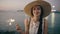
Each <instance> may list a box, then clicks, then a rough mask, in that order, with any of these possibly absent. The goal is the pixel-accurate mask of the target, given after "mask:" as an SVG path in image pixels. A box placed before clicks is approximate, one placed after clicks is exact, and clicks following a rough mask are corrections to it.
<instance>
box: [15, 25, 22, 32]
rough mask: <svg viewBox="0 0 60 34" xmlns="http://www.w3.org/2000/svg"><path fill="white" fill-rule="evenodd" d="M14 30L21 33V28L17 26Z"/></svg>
mask: <svg viewBox="0 0 60 34" xmlns="http://www.w3.org/2000/svg"><path fill="white" fill-rule="evenodd" d="M16 30H17V31H18V32H22V29H21V27H20V26H19V25H18V24H16Z"/></svg>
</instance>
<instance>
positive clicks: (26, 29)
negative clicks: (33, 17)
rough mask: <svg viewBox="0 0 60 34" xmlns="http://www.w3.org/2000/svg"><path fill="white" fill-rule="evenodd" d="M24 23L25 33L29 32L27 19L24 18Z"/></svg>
mask: <svg viewBox="0 0 60 34" xmlns="http://www.w3.org/2000/svg"><path fill="white" fill-rule="evenodd" d="M24 24H25V34H29V23H28V19H25V21H24Z"/></svg>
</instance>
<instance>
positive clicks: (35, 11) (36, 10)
mask: <svg viewBox="0 0 60 34" xmlns="http://www.w3.org/2000/svg"><path fill="white" fill-rule="evenodd" d="M40 14H41V8H40V6H35V7H33V15H34V16H40Z"/></svg>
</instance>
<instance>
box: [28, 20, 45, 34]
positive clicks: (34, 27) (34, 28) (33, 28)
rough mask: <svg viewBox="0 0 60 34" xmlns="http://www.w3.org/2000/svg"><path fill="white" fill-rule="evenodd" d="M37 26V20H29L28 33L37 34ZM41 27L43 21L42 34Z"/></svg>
mask: <svg viewBox="0 0 60 34" xmlns="http://www.w3.org/2000/svg"><path fill="white" fill-rule="evenodd" d="M38 27H39V22H37V23H35V22H34V21H32V20H31V21H30V27H29V34H37V31H38ZM43 28H44V23H43V24H42V34H43Z"/></svg>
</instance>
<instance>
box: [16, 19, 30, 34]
mask: <svg viewBox="0 0 60 34" xmlns="http://www.w3.org/2000/svg"><path fill="white" fill-rule="evenodd" d="M24 25H25V31H22V29H21V28H20V26H19V25H18V24H16V30H17V31H18V32H20V33H21V34H29V23H28V19H25V20H24Z"/></svg>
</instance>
